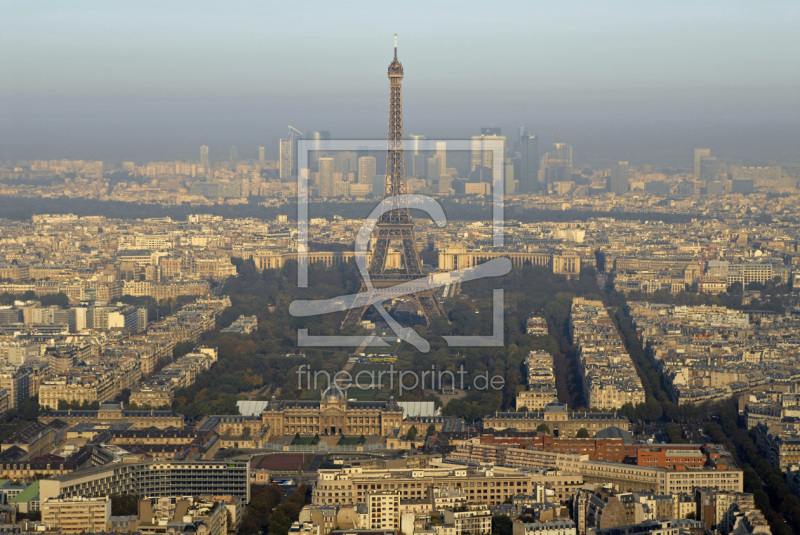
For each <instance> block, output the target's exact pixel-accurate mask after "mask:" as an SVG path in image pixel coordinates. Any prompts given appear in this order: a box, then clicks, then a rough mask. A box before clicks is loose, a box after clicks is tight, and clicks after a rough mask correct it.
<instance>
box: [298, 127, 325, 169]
mask: <svg viewBox="0 0 800 535" xmlns="http://www.w3.org/2000/svg"><path fill="white" fill-rule="evenodd" d="M303 139H306V140H309V141H310V142H311V143H309V144H307V145H306V147H308V165H309V168H310V169H311V170H312V171H316V170H318V169H319V159H320V158H321V157H323V156H325V154H324V152H325V151H323V150H322V146H323V142H324V141H330V139H331V133H330V132H328V131H327V130H322V131H319V132H306V134H305V136H303Z"/></svg>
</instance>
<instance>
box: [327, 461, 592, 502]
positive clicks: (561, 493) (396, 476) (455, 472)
mask: <svg viewBox="0 0 800 535" xmlns="http://www.w3.org/2000/svg"><path fill="white" fill-rule="evenodd" d="M537 484H545V485H546V486H547V487H548V488H551V489H553V490H554V492H555V494H556V496H557V498H558V499H559V500H562V501H565V500H568V499H569V498H570V496H572V494H574V492H575V490H576V489H577V488H578V487H580V486H581V485H582V484H583V477H581V476H580V475H574V474H567V473H563V472H558V471H555V470H549V471H521V470H518V469H515V468H506V467H493V468H488V469H479V470H476V469H474V468H470V467H467V466H466V465H461V464H451V463H444V462H441V461H439V462H433V463H431V466H429V467H427V468H418V469H414V468H386V469H384V468H378V469H368V468H363V467H360V466H353V467H345V468H342V469H340V470H320V471H319V477H318V479H317V482H316V484H315V485H314V491H313V497H312V504H314V505H320V506H321V505H352V504H356V503H364V501H365V497H366V496H367V494H368V493H374V492H381V491H389V492H397V493H398V494H399V496H400V499H402V500H423V499H427V497H428V495H429V489H430V488H431V487H438V488H445V487H446V488H455V489H462V490H463V493H464V495H465V499H466V501H467V503H478V504H488V505H498V504H501V503H503V502H504V501H505V500H507V499H510V498H511V497H512V496H516V495H517V494H530V493H532V492H534V490H535V488H536V485H537Z"/></svg>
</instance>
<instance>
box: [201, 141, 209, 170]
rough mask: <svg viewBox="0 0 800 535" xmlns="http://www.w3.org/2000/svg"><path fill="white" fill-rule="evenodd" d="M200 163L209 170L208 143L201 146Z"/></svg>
mask: <svg viewBox="0 0 800 535" xmlns="http://www.w3.org/2000/svg"><path fill="white" fill-rule="evenodd" d="M200 165H202V166H203V167H205V168H206V171H207V170H208V145H201V146H200Z"/></svg>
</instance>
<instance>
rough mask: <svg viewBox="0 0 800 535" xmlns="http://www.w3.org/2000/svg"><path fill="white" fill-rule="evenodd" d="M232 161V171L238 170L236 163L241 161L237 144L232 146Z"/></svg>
mask: <svg viewBox="0 0 800 535" xmlns="http://www.w3.org/2000/svg"><path fill="white" fill-rule="evenodd" d="M230 163H231V171H236V165H237V164H238V163H239V149H237V148H236V146H233V147H231V154H230Z"/></svg>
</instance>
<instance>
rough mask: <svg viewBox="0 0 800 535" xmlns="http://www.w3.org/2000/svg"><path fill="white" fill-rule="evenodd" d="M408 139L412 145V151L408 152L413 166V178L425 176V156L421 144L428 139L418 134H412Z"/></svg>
mask: <svg viewBox="0 0 800 535" xmlns="http://www.w3.org/2000/svg"><path fill="white" fill-rule="evenodd" d="M408 137H409V141H410V145H411V150H410V151H408V158H409V163H410V164H411V165H410V167H411V176H414V177H421V176H424V175H425V174H426V172H427V171H426V170H425V155H424V154H423V151H422V149H421V148H420V147H421V142H422V141H425V140H426V139H428V138H427V137H426V136H422V135H418V134H411V135H410V136H408Z"/></svg>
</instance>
